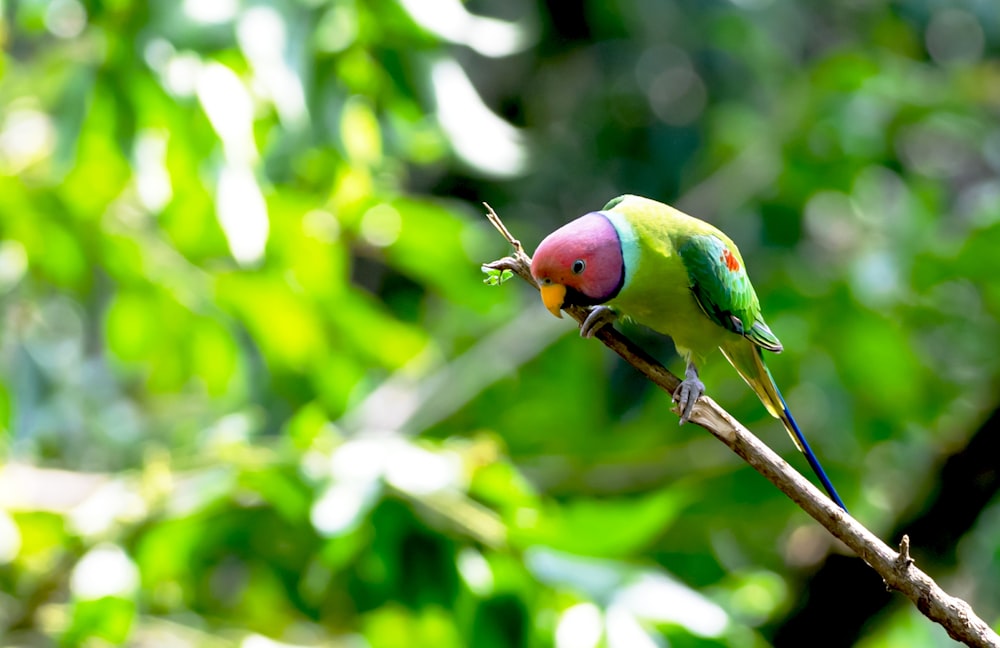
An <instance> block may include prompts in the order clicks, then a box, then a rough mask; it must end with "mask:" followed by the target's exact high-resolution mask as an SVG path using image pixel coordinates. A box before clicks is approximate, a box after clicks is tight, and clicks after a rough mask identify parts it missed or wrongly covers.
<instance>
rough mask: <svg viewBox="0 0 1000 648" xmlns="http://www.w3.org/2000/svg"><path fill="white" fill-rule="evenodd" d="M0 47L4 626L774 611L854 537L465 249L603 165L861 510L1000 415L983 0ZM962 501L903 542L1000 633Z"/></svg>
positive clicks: (526, 226)
mask: <svg viewBox="0 0 1000 648" xmlns="http://www.w3.org/2000/svg"><path fill="white" fill-rule="evenodd" d="M0 44H2V46H3V48H2V53H0V308H2V311H0V312H2V321H0V327H2V329H0V331H2V332H0V461H2V464H0V636H2V638H3V645H5V646H8V645H9V646H49V645H65V646H75V645H87V646H100V645H118V644H127V645H133V646H163V645H170V646H232V645H239V646H243V647H244V648H261V647H268V646H280V645H305V646H318V645H324V646H344V647H361V646H366V647H370V648H395V647H404V646H405V647H413V646H434V647H447V646H476V647H483V648H493V647H496V648H501V647H507V646H555V647H557V648H577V647H580V648H588V647H591V646H608V647H609V648H621V647H626V646H627V647H630V648H631V647H640V648H641V647H643V646H666V645H673V646H738V647H746V646H763V645H768V643H769V642H770V640H771V638H772V636H773V633H774V632H775V630H776V628H780V626H781V623H782V619H783V618H784V617H785V615H787V614H789V612H790V611H791V610H793V609H794V608H795V607H797V605H798V603H799V601H798V600H797V597H798V596H799V595H798V594H796V592H799V591H802V590H801V588H804V589H805V591H808V582H807V580H806V579H807V578H808V575H809V573H810V571H811V570H812V569H813V567H814V566H815V565H817V564H818V563H819V562H820V561H821V560H822V559H823V558H824V557H825V556H827V555H828V554H830V553H831V552H836V551H837V548H836V547H835V546H833V545H832V543H831V541H830V540H829V539H828V538H827V537H826V535H825V533H824V532H823V531H822V530H820V529H819V528H818V527H817V526H816V525H815V523H813V522H812V521H811V520H809V519H808V518H806V517H805V516H804V515H803V514H802V513H801V512H799V511H798V510H797V509H796V508H795V507H793V506H792V505H791V504H790V503H789V502H788V501H787V500H785V499H784V498H783V497H782V496H781V495H780V493H778V492H777V491H775V490H774V489H773V488H772V487H771V486H770V485H769V484H768V483H767V482H765V481H764V480H763V479H761V478H760V477H759V476H758V475H756V474H755V473H754V472H753V471H752V470H750V469H749V468H748V467H746V466H744V465H742V464H741V463H740V462H739V461H738V460H737V459H736V458H735V457H733V456H731V455H729V454H728V453H727V451H726V450H725V448H723V447H722V446H721V445H719V444H717V443H715V442H714V441H712V440H711V439H710V438H709V437H708V436H707V435H705V434H703V433H702V432H701V431H699V430H698V429H692V428H690V427H685V428H678V427H677V425H676V423H675V422H676V417H675V416H674V415H673V414H671V412H670V402H669V399H668V398H667V397H665V395H664V394H662V393H659V392H656V391H654V390H652V389H651V388H650V387H649V386H648V385H646V384H644V382H643V381H642V380H641V379H640V378H639V377H638V376H637V375H636V374H635V373H634V372H632V371H631V370H630V369H629V368H628V367H625V366H623V365H622V364H621V363H620V362H618V361H617V360H616V359H615V358H613V357H612V356H611V355H610V354H609V353H608V352H607V351H606V350H605V349H603V348H602V347H601V346H600V345H598V344H595V343H593V342H587V341H583V340H580V339H579V338H578V337H577V336H576V335H575V334H574V332H573V330H572V328H571V327H570V326H569V325H568V324H567V322H566V321H558V320H555V319H553V318H551V317H550V316H549V315H548V313H546V312H545V311H544V309H543V308H542V307H541V304H540V303H539V302H538V300H537V296H536V295H534V294H533V293H532V291H530V290H528V289H526V287H525V286H524V285H523V284H521V283H520V282H518V281H510V282H506V283H505V282H504V280H505V279H506V277H501V276H500V275H490V276H485V277H484V275H483V274H482V273H481V271H480V264H481V263H482V262H486V261H490V260H492V259H494V258H497V257H499V256H502V255H503V254H505V252H506V250H505V243H504V241H503V240H502V239H501V238H500V237H499V236H498V235H497V234H496V233H495V232H493V231H492V230H491V228H490V227H489V225H488V224H487V223H486V221H485V219H484V218H483V217H482V211H483V209H482V207H481V205H480V203H481V202H482V201H488V202H490V204H492V205H493V207H495V208H496V209H497V211H498V212H499V213H500V215H501V216H502V217H503V218H504V220H505V221H506V223H507V224H508V226H509V227H510V228H511V230H512V232H513V233H514V235H515V236H517V237H519V238H521V240H522V241H524V243H525V245H526V246H527V248H528V250H529V252H530V251H531V249H532V248H533V246H534V244H535V243H537V241H538V240H540V238H541V237H542V236H543V235H544V234H546V233H547V232H548V231H550V230H552V229H554V228H555V227H556V226H558V225H559V224H561V223H563V222H565V221H567V220H569V219H571V218H573V217H575V216H577V215H579V214H581V213H584V212H586V211H590V210H592V209H595V208H598V207H600V206H601V205H603V204H604V203H605V202H606V201H607V199H609V198H610V197H612V196H614V195H617V194H620V193H625V192H630V193H639V194H644V195H648V196H651V197H655V198H658V199H662V200H666V201H669V202H673V203H675V204H678V205H679V206H681V207H682V208H684V209H686V210H688V211H690V212H691V213H693V214H695V215H698V216H701V217H703V218H706V219H708V220H711V221H713V222H715V223H716V224H717V225H719V226H720V227H721V228H723V229H724V230H726V231H727V232H729V233H730V234H731V235H732V236H733V238H734V239H736V240H737V242H738V243H739V244H740V246H741V249H742V251H743V255H744V257H745V258H746V259H747V260H748V262H749V265H750V267H751V272H752V275H753V278H754V281H755V284H756V286H757V289H758V293H759V294H760V296H761V300H762V302H763V306H764V311H765V313H766V315H767V317H768V320H769V322H770V323H771V325H772V328H773V329H774V330H775V332H776V333H777V334H778V335H779V336H780V337H781V338H782V340H783V342H784V343H785V347H786V349H787V351H786V352H785V353H784V354H783V355H782V356H780V357H777V358H775V359H774V360H773V361H772V362H771V366H772V370H773V371H774V373H775V376H776V378H777V380H778V382H779V384H781V385H782V386H783V390H784V391H785V394H786V396H787V399H788V401H789V404H790V406H791V407H792V409H793V410H794V411H795V412H796V415H797V417H798V418H799V420H800V423H801V424H802V427H803V429H805V430H806V433H807V435H808V436H809V437H810V439H811V440H812V443H813V446H814V447H815V449H816V450H817V452H818V454H819V455H820V456H821V457H822V459H823V461H824V464H825V465H826V466H827V468H828V469H829V471H830V473H831V477H832V478H833V480H834V482H835V483H836V484H837V485H838V488H839V489H840V491H841V493H842V494H843V496H844V497H845V499H846V500H847V502H848V504H849V506H850V507H851V510H852V512H853V513H854V514H855V515H856V516H857V517H858V518H859V519H861V520H862V521H863V522H865V523H866V524H867V525H868V526H869V527H870V528H872V529H873V530H874V531H876V532H878V533H884V532H887V531H888V530H890V529H892V528H893V524H894V523H896V522H897V521H899V520H900V519H901V516H902V512H903V511H912V510H916V511H919V510H920V509H921V507H922V505H923V502H925V501H926V500H927V499H928V498H929V497H930V496H931V494H932V493H933V492H934V490H935V480H936V478H937V468H938V466H939V465H940V462H941V461H942V459H943V457H944V456H945V455H946V454H948V453H950V452H954V451H956V450H960V449H961V448H962V447H963V445H964V444H965V443H966V442H967V440H968V439H969V438H970V436H971V435H972V434H973V432H974V431H975V430H976V428H977V426H978V425H979V424H980V422H981V421H982V420H983V419H984V418H985V417H986V415H987V414H988V413H989V412H990V411H991V410H993V409H995V408H997V407H998V406H1000V403H998V398H997V386H998V382H1000V381H998V377H1000V327H998V318H1000V282H998V281H996V279H995V277H996V276H997V275H998V274H1000V254H998V253H997V251H998V250H1000V180H998V178H997V176H998V171H1000V125H998V124H1000V122H998V120H997V117H998V113H1000V64H998V59H997V58H996V55H997V53H998V51H1000V13H998V12H997V11H996V7H994V6H992V5H991V3H989V2H976V1H974V0H968V1H962V2H956V3H941V2H928V1H925V0H897V1H894V2H882V1H880V0H874V1H871V2H850V3H829V4H822V3H778V2H771V1H769V0H732V1H731V2H708V3H701V2H690V1H684V0H669V1H666V0H665V1H663V2H646V1H641V0H617V1H615V2H603V1H597V0H592V1H588V2H583V3H555V2H541V1H540V0H538V1H532V0H517V1H515V2H500V1H498V0H483V1H476V2H469V3H468V6H463V5H462V4H460V3H459V2H458V1H457V0H435V1H434V2H431V1H430V0H367V1H361V0H274V1H271V2H263V1H262V2H249V1H246V2H243V1H241V0H216V1H214V2H207V1H205V2H202V1H200V0H184V1H183V2H154V3H142V2H130V1H129V0H52V1H51V2H43V1H40V0H0ZM484 280H485V283H487V284H493V285H494V286H496V287H489V286H484V285H483V284H484ZM497 284H503V285H502V286H497ZM628 332H629V333H630V334H632V335H635V336H636V337H638V338H639V339H641V340H642V341H643V343H644V344H645V345H647V346H648V347H649V348H650V349H651V350H652V351H653V352H655V353H656V354H657V355H659V356H660V357H661V358H662V359H663V360H664V361H668V360H670V359H671V357H672V351H671V347H670V345H669V343H668V342H667V341H665V340H662V339H659V338H657V337H656V336H653V335H650V334H649V333H648V332H645V331H641V330H636V329H634V328H629V329H628ZM704 378H705V382H706V383H707V384H708V386H709V391H710V393H711V394H712V395H713V396H714V397H715V398H716V400H718V401H719V402H721V403H723V404H725V405H726V406H727V407H728V408H729V409H730V410H731V411H732V412H733V413H734V414H735V415H737V416H738V417H740V418H741V420H743V421H744V422H745V423H747V424H748V425H750V426H751V427H752V428H754V429H756V430H758V431H759V432H760V434H761V435H762V436H763V437H764V438H765V439H766V440H767V441H768V442H769V443H771V444H772V445H773V446H774V447H775V448H778V449H779V451H780V452H781V453H782V454H783V455H784V456H786V457H788V459H789V461H792V462H795V465H797V466H799V467H800V468H804V466H801V465H799V464H800V459H799V458H798V457H797V456H795V453H794V450H793V449H792V448H791V447H790V444H789V443H788V440H787V438H786V437H785V435H784V433H783V432H782V431H781V429H780V426H779V425H778V424H777V423H775V422H774V421H772V420H771V419H769V418H768V417H767V416H766V413H765V412H764V410H763V408H762V407H761V406H760V405H759V403H758V402H757V401H756V399H755V398H754V397H753V395H752V394H751V393H750V391H749V390H748V389H747V388H746V387H745V386H744V385H743V383H742V382H741V381H740V380H739V378H738V377H737V376H736V374H735V373H734V372H732V371H731V369H729V368H728V367H727V366H726V365H725V363H724V362H722V361H721V359H720V361H719V362H718V363H716V366H714V367H709V368H707V370H706V371H705V375H704ZM975 513H976V514H975V516H974V519H975V520H976V522H975V524H974V525H973V526H972V527H971V528H969V529H962V530H961V531H960V533H961V534H962V539H961V541H960V543H959V544H958V545H957V548H953V552H954V554H953V556H954V559H953V560H951V561H950V562H949V560H948V559H945V558H943V557H938V558H939V559H940V562H939V563H935V562H934V561H935V559H936V558H935V556H933V555H931V556H920V557H919V558H920V559H921V560H926V561H929V563H924V564H930V566H932V567H933V566H935V565H937V566H938V569H937V570H933V569H932V570H931V571H932V573H933V575H935V576H936V577H938V578H940V579H941V580H942V583H943V584H944V585H945V586H946V587H947V586H949V585H955V584H961V587H960V590H961V592H960V593H961V594H963V595H964V596H966V597H968V598H969V600H970V602H971V603H972V604H973V606H974V607H975V608H976V609H977V611H978V612H979V613H980V614H981V615H982V616H984V618H986V619H987V620H988V621H996V620H997V619H1000V604H998V603H997V601H998V600H1000V598H998V596H997V595H998V594H1000V592H998V586H997V583H1000V551H998V545H997V543H996V540H995V538H996V537H997V536H996V531H995V529H996V526H997V520H998V519H1000V506H998V505H997V503H996V502H991V503H990V504H989V505H988V506H986V507H985V508H983V510H982V511H976V512H975ZM890 540H891V539H890ZM913 540H914V544H915V551H919V548H917V547H918V546H919V544H920V539H919V538H914V539H913ZM859 587H861V586H859ZM864 587H868V584H866V585H864ZM876 587H877V584H876ZM843 604H844V605H849V602H844V603H843ZM835 613H836V612H835V611H830V614H831V615H834V614H835ZM858 631H859V632H860V629H859V630H858ZM946 641H947V639H946V637H945V636H944V634H943V632H942V631H940V630H939V629H937V628H935V627H934V626H932V625H931V624H930V623H929V622H927V621H926V620H925V619H923V618H922V617H920V615H919V613H918V612H916V611H915V610H913V609H912V608H910V607H896V608H890V609H889V610H888V611H886V612H884V613H883V614H882V615H881V616H879V617H878V618H877V619H875V620H873V621H872V622H871V623H869V624H868V625H867V626H865V628H864V636H863V639H861V640H860V643H859V645H863V646H877V645H886V644H898V645H935V644H943V643H945V642H946Z"/></svg>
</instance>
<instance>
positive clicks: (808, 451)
mask: <svg viewBox="0 0 1000 648" xmlns="http://www.w3.org/2000/svg"><path fill="white" fill-rule="evenodd" d="M779 397H780V392H779ZM781 408H782V410H783V412H784V415H785V419H786V420H787V421H788V423H789V424H790V426H791V432H792V433H794V434H795V438H796V439H797V440H798V442H799V445H800V446H801V448H802V454H804V455H805V457H806V461H808V462H809V465H810V466H811V467H812V469H813V472H814V473H816V476H817V477H818V478H819V480H820V482H822V484H823V488H825V489H826V492H827V494H829V495H830V499H832V500H833V502H834V503H835V504H836V505H837V506H839V507H840V508H842V509H844V512H845V513H847V507H846V506H844V502H843V500H841V499H840V495H838V494H837V489H836V488H834V487H833V484H832V483H830V478H829V477H827V476H826V471H824V470H823V466H821V465H820V464H819V459H817V458H816V455H815V454H814V453H813V451H812V448H810V447H809V442H808V441H806V438H805V436H804V435H803V434H802V430H800V429H799V424H798V423H796V422H795V418H794V417H792V413H791V412H789V411H788V405H786V404H785V399H784V398H781Z"/></svg>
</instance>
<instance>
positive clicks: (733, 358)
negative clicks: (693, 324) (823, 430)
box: [721, 340, 847, 512]
mask: <svg viewBox="0 0 1000 648" xmlns="http://www.w3.org/2000/svg"><path fill="white" fill-rule="evenodd" d="M721 350H722V353H723V354H724V355H725V356H726V359H727V360H729V363H730V364H731V365H733V367H734V368H735V369H736V371H737V372H738V373H739V374H740V376H742V377H743V380H745V381H746V383H747V384H748V385H750V388H751V389H753V390H754V393H756V394H757V397H758V398H760V400H761V402H762V403H764V406H765V407H766V408H767V411H768V412H770V413H771V415H772V416H773V417H774V418H776V419H778V420H780V421H781V422H782V424H784V426H785V429H786V430H788V434H789V436H791V437H792V441H793V442H794V443H795V447H797V448H798V449H799V451H800V452H801V453H802V454H803V455H805V458H806V461H808V462H809V466H810V467H811V468H812V469H813V472H814V473H816V477H818V478H819V481H820V483H822V484H823V488H825V489H826V492H827V494H828V495H829V496H830V499H832V500H833V502H834V503H835V504H836V505H837V506H839V507H840V508H842V509H844V511H845V512H846V511H847V507H846V506H844V501H843V500H841V499H840V495H839V494H837V489H836V488H834V487H833V484H832V483H830V478H829V477H827V476H826V471H825V470H823V466H821V465H820V463H819V459H817V458H816V455H815V454H814V453H813V451H812V448H810V447H809V442H808V441H806V438H805V436H804V435H803V434H802V430H800V429H799V424H798V423H796V422H795V419H794V418H793V417H792V413H791V412H789V411H788V405H786V404H785V399H784V397H782V395H781V392H780V391H778V385H777V384H775V382H774V378H773V377H772V376H771V371H770V370H769V369H768V368H767V365H766V364H764V358H763V357H762V353H761V350H760V348H758V347H757V346H755V345H753V344H752V343H746V342H745V341H743V340H741V341H740V344H739V345H738V346H735V347H734V346H729V347H723V348H722V349H721Z"/></svg>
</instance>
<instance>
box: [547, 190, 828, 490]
mask: <svg viewBox="0 0 1000 648" xmlns="http://www.w3.org/2000/svg"><path fill="white" fill-rule="evenodd" d="M531 273H532V276H533V277H534V278H535V279H536V281H538V284H539V289H540V291H541V293H542V301H543V303H544V304H545V306H546V308H548V309H549V310H550V311H552V313H553V314H555V315H559V313H560V308H562V307H563V306H565V305H566V304H576V305H585V306H595V308H593V309H592V310H591V311H590V313H589V314H588V316H587V318H586V319H585V320H584V322H583V324H582V325H581V328H580V332H581V334H582V335H583V336H584V337H589V336H590V335H592V334H593V332H594V331H595V330H597V329H598V328H600V327H601V326H603V325H605V324H607V323H608V322H609V321H611V320H613V319H614V318H613V315H612V314H618V315H622V316H625V317H627V318H629V319H633V320H635V321H637V322H639V323H641V324H645V325H646V326H648V327H650V328H652V329H653V330H655V331H658V332H660V333H664V334H666V335H669V336H670V337H671V338H673V340H674V344H675V346H676V347H677V350H678V351H679V352H680V353H681V354H682V355H683V356H684V358H685V360H686V362H687V366H686V368H685V372H684V376H685V378H684V380H683V381H682V382H681V384H680V386H679V387H678V389H677V392H675V393H674V398H675V399H676V400H677V402H678V405H679V408H680V412H681V423H683V422H685V421H686V420H688V418H689V417H690V416H691V413H692V411H693V407H694V405H695V403H696V402H697V399H698V398H699V397H700V396H701V394H703V393H704V390H705V386H704V385H703V384H702V382H701V381H700V380H699V378H698V370H697V364H699V363H701V362H703V361H704V360H706V359H708V358H709V357H710V356H711V355H712V354H713V353H714V351H715V350H716V349H719V350H720V351H721V352H722V354H723V355H724V356H725V357H726V359H728V360H729V362H730V364H732V365H733V367H735V368H736V371H737V372H738V373H739V374H740V376H742V377H743V379H744V380H745V381H746V382H747V384H748V385H750V387H751V388H752V389H753V391H754V393H756V394H757V396H758V397H759V398H760V400H761V402H762V403H763V404H764V406H765V407H766V408H767V410H768V412H770V413H771V415H773V416H774V417H776V418H778V419H780V420H781V422H782V423H783V424H784V426H785V429H786V430H788V433H789V435H790V436H791V437H792V440H793V441H794V442H795V445H796V446H797V447H798V449H799V450H801V451H802V453H803V454H804V455H805V457H806V459H807V460H808V462H809V465H810V466H811V467H812V468H813V471H814V472H815V473H816V475H817V477H819V479H820V481H821V482H822V483H823V486H824V487H825V488H826V490H827V492H828V493H829V494H830V497H831V499H833V501H834V502H836V503H837V504H838V505H839V506H840V507H841V508H843V509H844V510H846V507H844V503H843V502H842V501H841V499H840V496H839V495H837V491H836V490H835V489H834V487H833V485H832V484H831V483H830V480H829V479H828V478H827V476H826V473H825V472H824V471H823V468H822V467H821V466H820V464H819V461H818V460H817V459H816V456H815V455H814V454H813V452H812V450H811V449H810V448H809V444H808V443H807V442H806V440H805V437H804V436H803V435H802V432H801V430H799V428H798V425H797V424H796V422H795V419H794V418H793V417H792V415H791V413H790V412H789V411H788V407H787V406H786V405H785V401H784V400H783V399H782V397H781V392H779V391H778V388H777V386H776V385H775V383H774V379H773V378H772V377H771V372H770V371H768V369H767V366H766V365H765V364H764V357H763V351H764V350H767V351H773V352H780V351H781V349H782V347H781V342H779V341H778V338H777V337H776V336H775V335H774V333H772V332H771V329H770V328H768V326H767V324H766V323H765V322H764V318H763V317H762V316H761V313H760V302H759V301H758V300H757V295H756V293H755V292H754V289H753V286H752V285H751V283H750V278H749V277H748V276H747V272H746V268H744V266H743V257H742V256H740V252H739V250H738V249H737V248H736V245H735V244H734V243H733V242H732V241H731V240H730V239H729V237H728V236H726V235H725V234H723V233H722V232H721V231H719V230H718V229H716V228H715V227H713V226H712V225H709V224H708V223H706V222H704V221H701V220H698V219H697V218H693V217H691V216H688V215H687V214H685V213H683V212H681V211H678V210H676V209H674V208H673V207H670V206H668V205H664V204H663V203H660V202H657V201H655V200H649V199H648V198H640V197H639V196H621V197H618V198H615V199H614V200H612V201H611V202H610V203H608V204H607V205H606V206H605V207H604V209H602V210H601V211H600V212H591V213H590V214H586V215H584V216H581V217H580V218H578V219H576V220H574V221H572V222H570V223H567V224H566V225H564V226H563V227H561V228H559V229H558V230H556V231H555V232H553V233H551V234H550V235H549V236H547V237H546V238H545V240H543V241H542V242H541V243H540V244H539V245H538V249H537V250H536V251H535V257H534V259H533V260H532V263H531Z"/></svg>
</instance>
